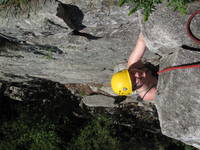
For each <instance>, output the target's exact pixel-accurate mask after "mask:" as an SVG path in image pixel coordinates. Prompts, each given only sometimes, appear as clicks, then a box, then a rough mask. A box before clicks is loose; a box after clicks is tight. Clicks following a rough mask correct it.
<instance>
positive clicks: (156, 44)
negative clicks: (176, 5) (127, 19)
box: [138, 2, 200, 56]
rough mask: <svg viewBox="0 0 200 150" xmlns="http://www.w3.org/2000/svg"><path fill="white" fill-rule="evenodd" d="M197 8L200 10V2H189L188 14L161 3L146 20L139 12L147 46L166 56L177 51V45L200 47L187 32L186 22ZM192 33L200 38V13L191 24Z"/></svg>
mask: <svg viewBox="0 0 200 150" xmlns="http://www.w3.org/2000/svg"><path fill="white" fill-rule="evenodd" d="M197 10H200V2H194V3H191V4H189V6H188V11H187V14H186V15H181V14H180V13H179V12H178V11H175V12H174V11H173V9H172V8H169V7H166V4H165V3H163V4H160V5H158V7H157V8H156V10H155V11H154V12H153V13H152V14H151V15H150V17H149V19H148V21H146V22H144V20H143V15H142V14H141V12H139V13H138V14H139V16H140V17H139V18H140V19H139V20H140V27H141V30H142V32H143V34H144V36H145V41H146V44H147V47H148V48H149V49H150V50H151V51H153V52H155V53H158V54H160V55H161V56H164V55H166V54H169V53H171V52H174V51H176V48H177V47H180V46H182V45H187V46H190V47H199V48H200V46H199V44H197V43H196V42H194V41H193V40H192V39H191V38H190V37H189V36H188V34H187V31H186V23H187V21H188V19H189V17H190V16H191V15H192V14H193V13H194V12H195V11H197ZM190 29H191V31H192V33H193V34H194V35H195V36H196V37H197V38H199V39H200V15H196V16H195V17H194V18H193V20H192V22H191V24H190Z"/></svg>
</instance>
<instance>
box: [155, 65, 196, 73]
mask: <svg viewBox="0 0 200 150" xmlns="http://www.w3.org/2000/svg"><path fill="white" fill-rule="evenodd" d="M197 67H200V64H195V65H185V66H175V67H169V68H165V69H163V70H161V71H159V72H157V74H158V75H159V74H161V73H164V72H167V71H172V70H178V69H188V68H197Z"/></svg>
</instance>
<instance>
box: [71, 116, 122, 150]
mask: <svg viewBox="0 0 200 150" xmlns="http://www.w3.org/2000/svg"><path fill="white" fill-rule="evenodd" d="M114 133H115V132H114V130H113V129H112V125H111V121H110V120H109V119H107V118H105V117H102V116H98V117H97V118H95V119H94V120H92V121H91V122H90V123H89V124H88V125H87V126H85V127H84V128H83V129H82V130H80V135H79V136H78V137H76V138H74V139H73V140H72V144H70V148H69V150H118V149H119V141H118V140H117V138H115V137H114Z"/></svg>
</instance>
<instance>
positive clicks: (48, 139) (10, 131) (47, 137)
mask: <svg viewBox="0 0 200 150" xmlns="http://www.w3.org/2000/svg"><path fill="white" fill-rule="evenodd" d="M0 134H1V142H0V149H1V150H19V149H20V150H59V147H58V144H59V143H60V139H59V137H58V136H57V134H56V132H55V131H54V125H52V124H51V123H49V122H46V123H36V124H30V123H28V122H26V121H24V120H21V119H20V120H14V121H8V122H5V123H3V125H1V127H0Z"/></svg>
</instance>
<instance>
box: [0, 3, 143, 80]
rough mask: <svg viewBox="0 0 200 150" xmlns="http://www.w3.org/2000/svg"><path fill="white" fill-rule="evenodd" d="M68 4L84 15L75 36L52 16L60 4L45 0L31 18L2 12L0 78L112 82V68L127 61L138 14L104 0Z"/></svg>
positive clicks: (137, 28)
mask: <svg viewBox="0 0 200 150" xmlns="http://www.w3.org/2000/svg"><path fill="white" fill-rule="evenodd" d="M64 2H65V1H63V3H64ZM67 3H69V1H67ZM72 4H73V5H74V6H77V7H79V9H80V10H81V11H82V12H83V13H84V18H83V22H82V23H83V24H84V25H86V26H87V28H85V29H84V30H83V31H81V32H82V33H81V35H79V36H78V35H77V36H74V35H70V34H69V33H70V32H71V29H69V27H68V26H67V25H66V24H65V22H64V21H63V20H62V19H60V18H59V17H57V16H56V13H57V5H58V2H54V1H52V2H49V1H47V3H46V4H45V5H44V6H43V7H41V9H39V10H37V11H36V12H33V13H31V14H30V17H29V18H27V17H20V18H13V17H7V18H6V17H2V16H3V13H2V14H1V17H0V33H2V34H0V37H1V39H2V40H1V42H0V43H2V44H0V77H1V79H3V80H7V81H25V80H30V79H31V77H39V78H45V79H50V80H52V81H57V82H60V83H88V82H95V83H107V82H110V76H111V74H112V73H113V66H115V65H116V64H118V63H121V62H125V61H127V58H128V56H129V54H130V52H131V50H132V47H133V46H134V43H135V40H136V39H137V36H138V34H139V32H140V31H139V25H138V20H137V14H135V15H133V16H131V17H129V16H128V15H127V12H128V8H127V7H124V8H118V6H115V5H114V3H113V4H112V3H109V2H108V1H106V0H105V1H101V2H100V1H84V3H83V2H79V1H72ZM6 39H7V40H6Z"/></svg>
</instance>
